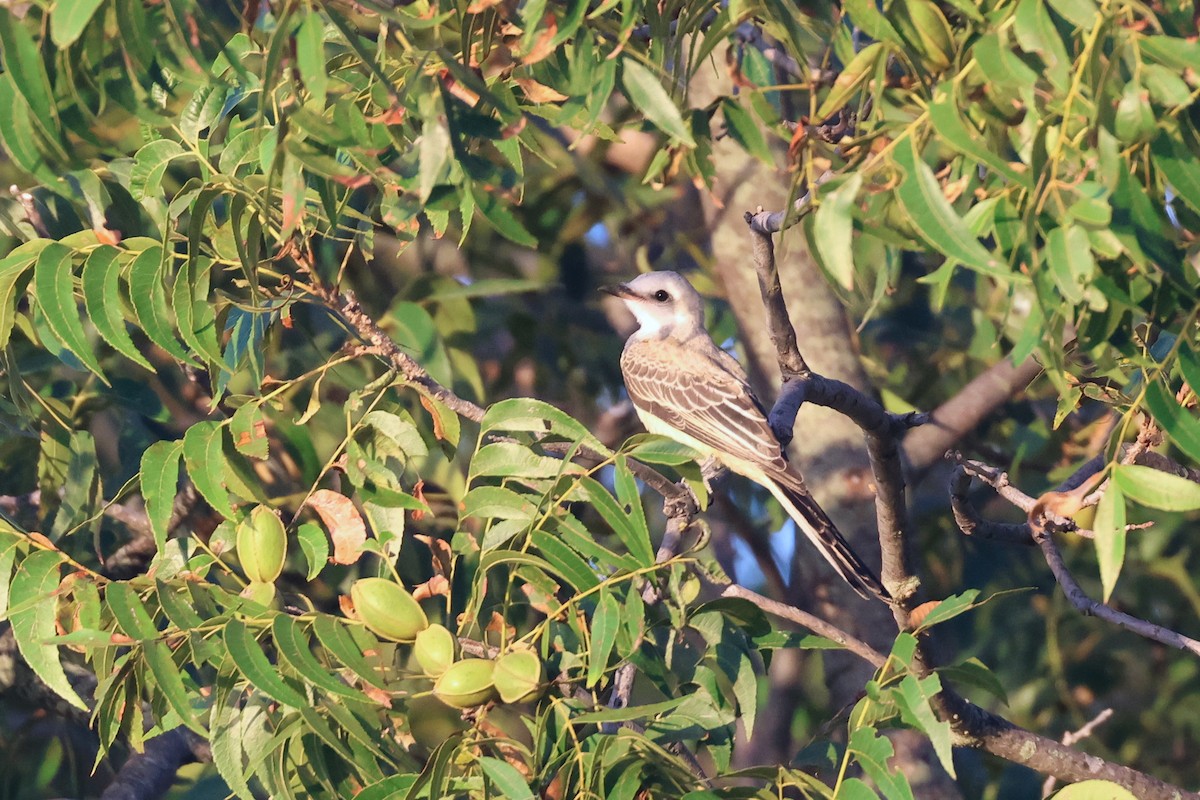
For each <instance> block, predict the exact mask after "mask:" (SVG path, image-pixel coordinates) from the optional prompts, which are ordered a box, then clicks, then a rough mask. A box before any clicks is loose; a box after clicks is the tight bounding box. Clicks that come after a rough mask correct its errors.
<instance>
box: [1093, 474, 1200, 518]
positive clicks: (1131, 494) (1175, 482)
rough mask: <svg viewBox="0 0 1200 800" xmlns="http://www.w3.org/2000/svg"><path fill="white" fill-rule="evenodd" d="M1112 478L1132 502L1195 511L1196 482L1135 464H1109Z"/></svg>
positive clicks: (1199, 503) (1199, 502)
mask: <svg viewBox="0 0 1200 800" xmlns="http://www.w3.org/2000/svg"><path fill="white" fill-rule="evenodd" d="M1112 478H1113V481H1115V482H1116V484H1117V485H1118V486H1120V487H1121V491H1122V493H1124V495H1125V496H1126V497H1128V498H1130V499H1131V500H1133V501H1134V502H1135V503H1140V504H1141V505H1144V506H1149V507H1150V508H1161V509H1162V510H1163V511H1195V510H1196V509H1198V508H1200V483H1196V482H1194V481H1189V480H1188V479H1187V478H1181V477H1179V476H1178V475H1172V474H1170V473H1168V472H1162V471H1161V470H1157V469H1152V468H1150V467H1143V466H1138V465H1135V464H1120V465H1118V466H1116V467H1114V468H1113V475H1112Z"/></svg>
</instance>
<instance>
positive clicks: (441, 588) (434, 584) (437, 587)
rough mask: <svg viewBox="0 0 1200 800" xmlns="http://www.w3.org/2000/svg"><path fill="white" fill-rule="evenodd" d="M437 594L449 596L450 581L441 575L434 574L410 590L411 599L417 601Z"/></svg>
mask: <svg viewBox="0 0 1200 800" xmlns="http://www.w3.org/2000/svg"><path fill="white" fill-rule="evenodd" d="M439 595H440V596H442V597H449V596H450V581H448V580H446V578H445V577H443V576H441V575H434V576H433V577H432V578H430V579H429V580H427V581H425V582H424V583H422V584H418V585H417V586H414V587H413V590H412V596H413V599H415V600H418V601H420V600H425V599H427V598H430V597H437V596H439Z"/></svg>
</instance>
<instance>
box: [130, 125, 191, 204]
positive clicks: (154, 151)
mask: <svg viewBox="0 0 1200 800" xmlns="http://www.w3.org/2000/svg"><path fill="white" fill-rule="evenodd" d="M183 155H186V153H185V151H184V149H183V148H182V147H181V146H180V145H179V143H178V142H176V141H174V140H172V139H157V140H155V141H153V142H150V143H149V144H147V145H145V146H143V147H142V148H141V149H140V150H138V151H137V155H135V156H134V157H133V169H132V170H131V171H130V173H129V189H130V191H131V192H132V193H133V195H134V196H135V197H145V198H150V197H157V196H158V195H159V193H160V192H161V191H162V180H163V176H164V175H166V174H167V167H168V166H170V164H171V162H172V161H173V160H174V159H176V158H179V157H180V156H183Z"/></svg>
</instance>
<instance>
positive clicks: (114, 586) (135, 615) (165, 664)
mask: <svg viewBox="0 0 1200 800" xmlns="http://www.w3.org/2000/svg"><path fill="white" fill-rule="evenodd" d="M104 599H105V603H106V604H107V605H108V608H109V611H111V612H112V615H113V617H114V618H115V619H116V620H117V624H118V625H120V626H121V628H122V629H123V630H124V631H125V633H126V635H128V636H129V637H130V638H133V639H137V640H138V641H139V642H141V645H142V657H143V658H145V659H146V664H147V666H149V667H150V674H151V675H153V676H154V682H155V683H157V684H158V688H159V689H160V690H161V691H162V694H163V697H164V698H166V701H167V704H168V705H169V706H170V707H171V710H173V711H174V712H175V713H176V714H178V715H179V718H180V719H181V720H183V723H184V724H185V725H187V726H188V727H189V728H191V729H192V730H193V731H195V732H196V733H199V734H201V735H204V734H205V730H204V727H203V726H202V725H201V724H200V722H199V720H197V719H196V713H195V711H194V710H193V709H192V704H191V698H190V697H189V695H188V691H187V688H186V687H185V686H184V684H183V674H182V673H181V672H180V669H179V666H178V665H177V664H176V663H175V661H174V659H173V658H172V657H171V650H170V648H168V647H167V645H166V644H165V643H164V642H162V641H159V640H158V628H157V627H156V626H155V624H154V620H153V618H151V616H150V612H149V611H147V610H146V606H145V604H144V603H143V602H142V598H140V597H139V596H138V594H137V592H136V591H134V590H133V587H131V586H130V585H129V584H128V583H125V582H123V581H116V582H113V583H110V584H108V585H107V586H106V587H105V589H104Z"/></svg>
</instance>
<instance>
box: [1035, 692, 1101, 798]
mask: <svg viewBox="0 0 1200 800" xmlns="http://www.w3.org/2000/svg"><path fill="white" fill-rule="evenodd" d="M1112 715H1113V710H1112V709H1111V708H1106V709H1104V710H1103V711H1101V712H1100V713H1099V714H1097V715H1096V716H1095V717H1093V718H1092V719H1091V721H1090V722H1087V723H1086V724H1084V726H1083V727H1082V728H1080V729H1079V730H1077V731H1067V732H1066V733H1064V734H1063V737H1062V743H1063V744H1065V745H1066V746H1067V747H1071V746H1072V745H1074V744H1076V743H1078V742H1081V741H1083V740H1084V739H1086V738H1087V737H1089V736H1091V735H1092V734H1093V733H1094V732H1095V731H1096V728H1099V727H1100V726H1101V725H1103V724H1104V723H1105V722H1108V720H1109V719H1110V718H1111V717H1112ZM1056 783H1058V779H1057V778H1055V777H1054V776H1053V775H1051V776H1050V777H1049V778H1046V781H1045V783H1043V784H1042V797H1049V796H1050V793H1051V792H1053V791H1054V785H1055V784H1056Z"/></svg>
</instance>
